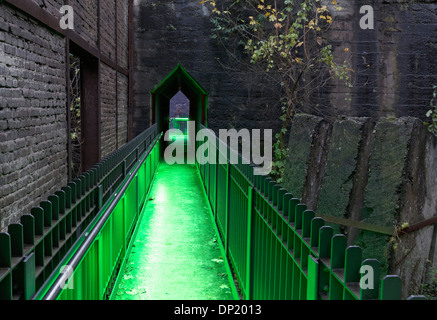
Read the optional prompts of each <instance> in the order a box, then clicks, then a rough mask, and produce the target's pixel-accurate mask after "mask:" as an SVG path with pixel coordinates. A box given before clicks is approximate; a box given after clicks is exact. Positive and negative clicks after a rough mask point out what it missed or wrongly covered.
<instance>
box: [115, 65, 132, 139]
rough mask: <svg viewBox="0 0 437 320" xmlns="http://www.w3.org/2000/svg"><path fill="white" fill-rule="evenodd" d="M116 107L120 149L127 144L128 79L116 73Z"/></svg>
mask: <svg viewBox="0 0 437 320" xmlns="http://www.w3.org/2000/svg"><path fill="white" fill-rule="evenodd" d="M117 81H118V101H117V103H118V106H117V121H118V122H117V126H118V128H117V134H118V136H117V146H118V147H121V146H122V145H124V144H125V143H126V142H127V130H128V128H127V117H128V102H129V101H128V100H129V95H128V85H129V79H128V77H126V76H125V75H123V74H120V73H118V77H117Z"/></svg>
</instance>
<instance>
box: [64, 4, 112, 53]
mask: <svg viewBox="0 0 437 320" xmlns="http://www.w3.org/2000/svg"><path fill="white" fill-rule="evenodd" d="M103 2H105V1H103ZM70 5H71V6H72V7H73V9H74V31H75V32H76V33H77V34H79V35H80V36H81V37H82V38H84V39H85V40H86V41H87V42H88V43H90V44H92V45H94V46H96V45H97V39H98V19H97V10H98V8H97V1H92V0H76V1H70Z"/></svg>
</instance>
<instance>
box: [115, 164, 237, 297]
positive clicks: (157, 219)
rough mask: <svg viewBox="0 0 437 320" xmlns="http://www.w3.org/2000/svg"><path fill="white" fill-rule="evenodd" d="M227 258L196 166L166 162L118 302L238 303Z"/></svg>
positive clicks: (139, 234) (125, 270)
mask: <svg viewBox="0 0 437 320" xmlns="http://www.w3.org/2000/svg"><path fill="white" fill-rule="evenodd" d="M222 256H223V254H222V250H221V249H220V246H219V245H218V242H217V237H216V233H215V229H214V224H213V222H212V221H211V215H210V211H209V204H208V202H207V200H206V198H205V195H204V192H203V189H202V184H201V183H200V180H199V177H198V172H197V169H196V167H195V166H194V165H173V166H170V165H167V164H165V163H161V164H160V166H159V168H158V172H157V176H156V180H155V182H154V185H153V187H152V190H151V194H150V201H149V202H148V204H147V206H146V209H145V212H144V215H143V218H142V221H141V224H140V225H139V231H138V234H137V236H136V239H135V242H134V245H133V248H132V251H131V253H130V256H129V258H128V260H127V261H126V265H125V269H124V270H122V271H121V272H122V275H121V281H120V284H119V286H118V291H117V293H116V296H115V299H117V300H132V299H136V300H137V299H141V300H166V299H172V300H210V299H219V300H230V299H233V298H234V297H235V295H236V292H235V288H234V286H233V282H232V281H230V277H229V276H228V275H229V273H228V272H227V268H226V266H225V263H224V261H223V260H222Z"/></svg>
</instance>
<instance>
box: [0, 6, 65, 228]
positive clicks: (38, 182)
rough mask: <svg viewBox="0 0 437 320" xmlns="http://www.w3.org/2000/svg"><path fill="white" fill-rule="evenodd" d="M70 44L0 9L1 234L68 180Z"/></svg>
mask: <svg viewBox="0 0 437 320" xmlns="http://www.w3.org/2000/svg"><path fill="white" fill-rule="evenodd" d="M64 57H65V41H64V39H63V38H62V37H61V36H59V35H57V34H55V33H53V32H51V31H50V30H48V29H47V28H45V27H44V26H42V25H40V24H38V23H36V22H35V21H34V20H33V19H29V18H28V17H27V16H26V15H25V14H21V13H18V12H16V11H15V10H13V9H12V8H10V7H9V6H7V5H4V4H3V5H0V97H1V98H0V168H1V170H0V220H1V226H0V230H3V229H4V228H5V227H6V225H8V224H9V223H11V222H16V221H17V219H18V217H19V216H20V215H21V214H24V213H29V212H30V209H31V207H33V206H34V205H36V204H37V203H38V202H39V201H41V200H43V199H45V198H46V197H47V196H49V195H50V194H52V193H53V192H55V191H56V190H58V189H59V188H60V187H62V186H63V185H65V184H66V182H67V150H66V108H65V106H66V86H65V83H66V82H65V65H64Z"/></svg>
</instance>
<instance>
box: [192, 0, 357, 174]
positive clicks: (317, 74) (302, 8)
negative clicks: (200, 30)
mask: <svg viewBox="0 0 437 320" xmlns="http://www.w3.org/2000/svg"><path fill="white" fill-rule="evenodd" d="M200 3H201V4H202V5H206V4H207V5H209V6H210V7H211V8H212V12H213V14H214V16H213V18H212V22H213V24H214V26H215V27H214V29H213V37H214V38H216V39H218V40H219V41H220V42H221V43H222V44H223V45H224V46H225V47H226V48H227V52H228V53H229V54H230V55H231V56H232V58H233V60H236V61H238V63H242V64H243V63H248V64H251V65H252V66H254V67H256V68H257V70H258V71H259V72H263V73H264V74H265V75H266V77H268V79H269V84H268V85H278V86H281V88H282V92H283V96H282V116H281V118H280V120H281V121H282V128H281V129H280V131H279V132H278V133H277V135H276V143H275V145H274V163H273V170H272V175H273V177H274V178H275V179H276V180H277V181H278V182H279V183H280V182H281V181H282V175H283V171H284V161H285V157H286V154H287V149H286V143H285V137H286V135H287V130H288V128H289V125H290V123H291V121H292V119H293V116H294V114H295V113H296V111H297V110H298V107H299V106H300V105H304V104H305V105H306V104H307V103H310V97H311V95H312V94H313V93H315V92H317V91H319V90H320V89H321V88H323V87H324V86H325V85H326V84H327V83H329V81H330V80H331V79H333V78H336V79H340V80H344V81H345V84H346V85H349V86H350V85H351V84H350V83H351V72H352V71H353V70H352V69H351V68H350V66H349V63H348V61H343V62H342V63H337V62H335V59H334V55H333V50H332V46H331V44H330V43H329V41H328V39H327V31H328V30H329V28H330V26H331V24H332V22H333V18H332V16H331V14H330V10H332V9H333V10H341V9H342V8H341V7H340V6H339V5H338V4H337V2H336V1H335V0H332V1H330V3H329V7H330V8H328V6H327V5H326V1H324V2H322V1H320V0H301V1H293V0H285V1H276V0H236V1H232V0H230V1H229V0H225V1H222V2H220V3H219V2H218V1H217V2H216V1H215V0H204V1H201V2H200ZM331 7H332V8H331ZM232 47H233V48H232ZM237 47H240V48H242V49H243V48H244V49H243V50H242V51H243V54H241V53H240V54H238V53H237V52H236V50H235V48H237ZM344 50H345V52H349V48H344ZM240 51H241V50H240Z"/></svg>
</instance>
